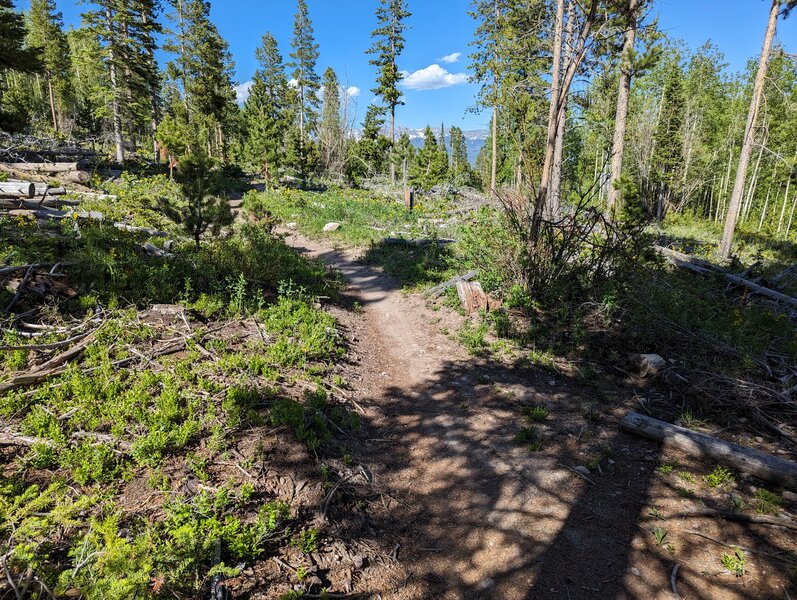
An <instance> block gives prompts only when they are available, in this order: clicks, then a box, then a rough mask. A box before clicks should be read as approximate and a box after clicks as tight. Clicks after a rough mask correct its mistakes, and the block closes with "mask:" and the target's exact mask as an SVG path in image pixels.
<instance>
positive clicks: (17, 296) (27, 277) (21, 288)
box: [5, 267, 36, 314]
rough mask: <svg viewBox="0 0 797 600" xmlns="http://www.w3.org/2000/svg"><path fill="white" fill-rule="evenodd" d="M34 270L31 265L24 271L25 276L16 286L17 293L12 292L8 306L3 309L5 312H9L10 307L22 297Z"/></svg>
mask: <svg viewBox="0 0 797 600" xmlns="http://www.w3.org/2000/svg"><path fill="white" fill-rule="evenodd" d="M35 272H36V269H34V268H33V267H30V268H28V271H27V272H26V273H25V277H24V278H23V279H22V283H20V284H19V287H17V293H16V294H14V297H13V298H11V302H9V303H8V306H6V310H5V313H6V314H8V313H10V312H11V309H12V308H14V305H15V304H16V303H17V301H18V300H19V299H20V298H21V297H22V294H23V293H25V288H26V287H27V285H28V282H29V281H30V278H31V277H32V276H33V274H34V273H35Z"/></svg>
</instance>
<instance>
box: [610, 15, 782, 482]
mask: <svg viewBox="0 0 797 600" xmlns="http://www.w3.org/2000/svg"><path fill="white" fill-rule="evenodd" d="M775 1H776V2H777V1H778V0H775ZM620 429H621V430H622V431H626V432H628V433H633V434H635V435H639V436H642V437H646V438H648V439H652V440H656V441H658V442H662V443H663V444H664V445H665V446H668V447H672V448H677V449H678V450H681V451H683V452H686V453H687V454H689V455H691V456H697V457H700V458H703V459H705V458H710V459H712V460H714V461H716V462H719V463H722V464H726V465H728V466H730V467H733V468H734V469H738V470H740V471H743V472H745V473H750V474H751V475H754V476H756V477H758V478H759V479H763V480H764V481H768V482H770V483H774V484H776V485H779V486H783V487H785V488H789V489H792V490H795V489H797V464H795V463H793V462H791V461H789V460H784V459H782V458H777V457H775V456H771V455H769V454H765V453H763V452H760V451H758V450H753V449H752V448H745V447H744V446H739V445H738V444H734V443H732V442H726V441H724V440H718V439H716V438H713V437H711V436H708V435H705V434H702V433H698V432H696V431H691V430H689V429H686V428H684V427H678V426H677V425H671V424H670V423H665V422H664V421H659V420H657V419H653V418H651V417H646V416H644V415H640V414H639V413H635V412H630V413H628V414H627V415H626V416H625V417H623V418H622V420H621V421H620Z"/></svg>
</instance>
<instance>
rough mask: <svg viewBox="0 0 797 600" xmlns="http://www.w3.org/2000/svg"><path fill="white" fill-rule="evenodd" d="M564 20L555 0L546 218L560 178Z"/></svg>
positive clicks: (560, 3)
mask: <svg viewBox="0 0 797 600" xmlns="http://www.w3.org/2000/svg"><path fill="white" fill-rule="evenodd" d="M564 22H565V3H564V0H556V24H555V27H554V34H553V48H552V56H553V66H552V69H551V104H550V107H549V109H548V124H549V125H548V127H549V133H550V128H551V123H553V134H554V139H553V140H552V141H553V144H552V148H551V151H552V153H553V155H552V156H551V164H550V165H549V169H550V173H549V175H548V176H547V178H546V181H545V185H549V187H548V194H547V198H546V205H545V214H546V215H547V216H548V218H550V217H551V215H553V205H554V201H555V200H554V198H558V197H559V183H560V181H561V179H560V178H559V177H558V176H557V175H558V174H557V173H556V170H557V169H556V147H557V146H558V144H559V131H560V123H559V122H560V120H561V117H562V112H563V111H564V109H563V107H562V106H561V105H560V103H559V90H560V88H561V85H562V81H561V70H562V34H563V31H564ZM549 141H551V140H549Z"/></svg>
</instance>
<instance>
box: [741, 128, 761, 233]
mask: <svg viewBox="0 0 797 600" xmlns="http://www.w3.org/2000/svg"><path fill="white" fill-rule="evenodd" d="M766 142H767V140H766V138H764V139H763V140H762V141H761V149H760V150H759V152H758V160H756V163H755V168H754V169H753V179H752V180H751V181H750V188H749V189H748V190H747V199H746V200H745V201H744V204H743V206H742V211H741V217H742V220H743V221H747V217H748V215H749V214H750V206H751V205H752V204H753V196H754V195H755V191H756V187H758V174H759V172H760V168H761V156H762V155H763V154H764V146H765V145H766ZM737 218H738V215H737Z"/></svg>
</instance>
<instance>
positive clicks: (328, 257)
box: [319, 251, 786, 600]
mask: <svg viewBox="0 0 797 600" xmlns="http://www.w3.org/2000/svg"><path fill="white" fill-rule="evenodd" d="M319 256H320V258H322V259H323V260H324V261H325V262H326V263H327V264H328V265H330V266H335V267H337V268H339V269H340V271H341V272H342V273H343V275H344V276H345V277H346V278H347V280H348V281H349V282H350V283H351V284H352V286H353V287H354V288H356V292H357V293H356V294H351V293H348V294H347V295H345V298H347V299H348V301H350V302H354V301H356V302H359V303H361V304H363V305H368V304H373V305H377V304H378V303H380V302H382V301H383V300H385V299H386V298H387V297H388V296H389V295H391V294H393V293H394V292H395V291H397V290H398V289H400V288H401V286H400V285H399V284H398V283H397V282H396V281H395V280H394V279H392V278H390V277H387V276H385V275H383V274H382V273H380V272H378V271H376V270H374V269H371V268H368V267H364V266H363V265H362V264H360V263H356V262H354V261H352V260H350V259H347V258H346V257H344V256H343V255H341V254H340V253H337V252H334V251H327V252H322V253H321V254H320V255H319ZM387 301H388V302H390V303H391V304H390V305H386V306H390V309H389V311H388V312H389V314H390V318H392V319H401V318H402V314H401V308H402V305H401V304H399V303H398V300H396V299H395V296H394V298H393V299H387ZM393 305H395V306H396V307H397V308H396V309H395V310H394V309H393V308H392V306H393ZM374 308H376V306H374ZM430 329H433V327H430ZM379 333H380V332H379V331H377V335H376V337H375V338H372V340H371V341H370V342H369V343H371V344H374V345H373V347H372V346H371V345H369V347H368V348H366V349H365V350H364V351H365V352H368V353H372V354H374V355H377V356H381V357H386V356H389V355H391V352H392V353H393V354H394V355H395V352H396V350H399V351H401V350H402V349H401V348H398V349H397V348H396V347H395V346H390V344H391V341H390V340H387V339H382V340H380V339H379V337H380V336H379ZM412 342H413V343H414V342H420V343H424V342H425V343H431V344H433V343H434V342H432V341H431V339H429V340H412ZM379 344H382V345H381V347H380V346H379ZM438 353H439V350H438ZM393 367H394V372H388V371H387V370H386V371H385V372H383V373H381V375H380V374H379V373H372V374H371V375H370V380H371V385H370V387H368V388H366V389H364V390H361V393H360V394H359V395H358V401H359V402H360V403H361V404H362V405H363V406H365V407H366V410H367V416H364V417H363V429H364V435H363V436H362V439H361V441H360V442H358V443H357V445H356V446H355V447H352V455H353V457H354V458H355V460H358V461H361V462H362V464H363V465H365V466H367V468H368V469H369V470H370V471H371V472H372V473H374V475H375V478H374V485H373V489H374V490H376V494H377V495H378V496H381V498H382V506H383V507H384V510H382V509H381V507H375V506H371V507H370V508H369V509H368V516H367V517H368V518H367V525H365V526H364V527H362V528H361V529H359V532H358V533H360V534H362V535H363V537H365V538H366V539H370V540H372V541H373V542H374V543H375V544H376V545H378V546H380V547H382V548H383V549H386V551H387V552H390V549H391V548H393V549H394V551H393V553H394V554H396V555H397V558H398V560H399V562H400V564H401V565H402V566H403V567H404V569H405V571H406V573H407V577H406V578H405V579H404V580H400V581H395V582H393V583H394V584H395V588H394V592H395V593H396V596H397V597H401V598H442V599H454V598H457V599H459V598H462V599H464V598H473V599H477V598H479V599H480V598H484V599H496V600H498V599H502V600H503V599H506V600H516V599H517V600H532V599H549V598H550V599H559V598H573V599H576V598H606V599H618V600H619V599H625V598H659V597H661V598H664V597H666V598H672V597H673V595H672V592H671V591H670V574H671V571H672V568H673V566H674V564H676V563H679V564H682V565H684V568H683V569H682V571H681V573H682V576H681V577H682V579H681V580H680V582H679V593H680V595H681V596H684V595H686V596H688V597H690V598H702V599H708V598H715V597H719V596H721V597H723V598H742V597H749V596H745V595H744V594H745V591H744V589H740V586H739V583H738V582H737V581H736V580H734V578H733V577H724V578H723V577H717V576H716V574H717V572H720V571H717V572H715V573H714V574H713V575H712V577H713V578H712V579H711V581H710V583H708V584H705V581H703V580H705V579H706V578H705V577H704V575H705V573H701V572H700V570H699V568H698V567H697V565H698V564H701V563H703V564H704V563H705V560H706V559H705V555H706V554H707V552H708V551H709V549H707V548H706V543H695V544H683V545H682V546H679V547H678V548H677V549H676V550H677V553H675V554H674V555H670V556H668V554H667V553H666V552H664V551H663V550H664V548H661V547H658V548H657V547H656V544H655V541H654V536H653V534H652V533H651V530H652V529H653V528H654V527H656V526H657V522H656V521H651V520H650V517H649V514H648V513H649V512H650V510H651V508H652V507H655V505H656V503H657V502H658V501H659V500H664V499H669V500H672V499H673V498H676V499H677V498H678V496H679V494H680V490H679V489H677V486H676V487H672V486H670V487H668V485H667V484H664V485H662V483H661V481H660V478H658V479H657V477H656V468H657V466H658V465H659V464H660V462H661V448H660V446H659V445H658V444H656V443H653V442H648V441H646V440H642V439H639V438H636V437H633V436H629V435H626V434H623V433H621V432H620V431H619V429H618V421H619V419H620V418H621V417H622V415H623V414H625V413H626V412H627V411H628V410H629V407H630V406H633V405H634V401H633V398H634V397H635V396H636V395H637V394H640V395H642V394H647V393H650V392H652V390H646V389H644V385H643V384H640V385H636V384H635V383H634V382H631V381H625V382H618V381H616V380H614V379H613V378H611V377H608V376H605V375H603V376H600V377H596V378H593V379H590V380H585V379H584V378H578V377H574V376H569V375H565V374H562V373H552V372H550V371H546V370H542V369H539V368H535V367H528V366H526V365H521V364H506V363H499V362H495V361H491V360H488V359H484V358H472V359H469V360H458V359H455V358H453V357H449V358H445V357H444V358H443V359H441V360H440V361H439V363H438V364H436V366H435V368H434V369H433V370H432V371H431V372H430V371H428V370H427V371H423V372H422V373H421V372H420V371H419V372H416V373H413V374H414V375H415V376H414V377H413V378H412V381H414V383H413V384H412V385H404V384H400V385H397V384H396V383H394V382H393V381H391V378H395V379H397V380H399V381H400V380H402V378H403V376H404V375H406V372H409V371H413V369H414V364H413V363H412V358H411V357H409V358H408V355H407V354H406V353H405V354H404V355H403V358H402V359H401V360H399V361H398V362H397V363H396V364H394V365H393ZM402 371H403V372H402ZM380 377H381V379H380ZM534 406H544V407H545V408H546V409H547V411H548V415H547V418H545V419H542V422H539V423H532V422H531V420H530V419H527V417H525V416H524V408H525V409H528V408H531V407H534ZM524 430H525V432H526V435H525V438H524V440H523V442H522V443H520V442H518V441H516V436H517V434H518V433H521V432H522V431H524ZM579 466H582V467H583V466H587V467H588V468H589V474H588V475H587V478H589V479H590V480H591V481H590V482H588V481H587V480H586V479H585V478H584V477H581V476H579V475H578V474H576V473H575V472H574V469H575V468H576V467H579ZM659 494H662V495H665V496H666V498H664V497H662V498H659V497H658V495H659ZM385 498H387V500H385ZM346 504H347V503H346V502H342V503H340V504H339V505H338V504H337V503H335V504H333V507H332V509H331V510H330V512H329V516H330V517H331V518H332V520H333V522H334V521H337V522H342V521H345V520H346V518H347V510H348V507H347V506H346ZM675 525H676V523H675V522H673V521H671V522H668V523H667V524H666V525H665V526H666V527H668V528H670V527H674V526H675ZM670 530H671V531H675V530H674V529H670ZM740 531H741V530H736V535H737V538H736V539H742V540H744V538H743V537H741V536H742V533H740ZM352 533H354V531H352ZM744 533H748V532H746V531H744ZM749 537H750V536H748V539H749ZM767 543H769V544H770V546H771V545H772V543H771V540H770V541H768V542H767ZM775 547H776V550H777V551H779V552H784V551H785V550H786V549H785V548H778V547H777V546H775ZM723 550H726V549H723V548H718V547H716V546H711V547H710V551H711V552H712V553H713V554H714V555H716V556H721V553H722V551H723ZM690 564H691V565H693V566H689V565H690ZM717 564H718V565H719V561H718V560H717ZM766 566H767V568H769V567H771V566H772V565H766ZM719 569H720V570H721V569H722V567H721V566H719ZM687 570H689V571H692V572H690V574H689V578H688V579H684V576H685V575H686V571H687Z"/></svg>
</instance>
